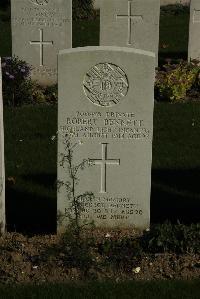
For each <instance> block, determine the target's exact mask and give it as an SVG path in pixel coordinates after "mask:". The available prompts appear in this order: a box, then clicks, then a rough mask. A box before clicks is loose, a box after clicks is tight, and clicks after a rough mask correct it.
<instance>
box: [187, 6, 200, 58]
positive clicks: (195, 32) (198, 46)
mask: <svg viewBox="0 0 200 299" xmlns="http://www.w3.org/2000/svg"><path fill="white" fill-rule="evenodd" d="M188 59H189V60H190V59H198V60H200V1H199V0H192V1H191V4H190V29H189V46H188Z"/></svg>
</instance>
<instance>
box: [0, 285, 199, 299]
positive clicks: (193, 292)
mask: <svg viewBox="0 0 200 299" xmlns="http://www.w3.org/2000/svg"><path fill="white" fill-rule="evenodd" d="M0 292H1V298H2V299H4V298H5V299H11V298H13V299H14V298H15V299H24V298H30V299H35V298H37V299H40V298H41V299H44V298H45V299H57V298H59V299H78V298H80V299H122V298H124V299H161V298H162V299H199V296H200V281H191V282H190V281H188V282H183V281H182V282H181V281H162V282H160V281H157V282H134V281H132V282H124V283H113V282H103V283H97V282H91V283H84V284H83V283H82V284H80V283H76V284H75V283H74V284H53V285H40V286H32V285H27V286H15V287H11V286H0Z"/></svg>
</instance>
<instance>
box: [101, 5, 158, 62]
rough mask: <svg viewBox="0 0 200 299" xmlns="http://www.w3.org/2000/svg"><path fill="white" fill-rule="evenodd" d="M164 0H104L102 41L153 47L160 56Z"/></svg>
mask: <svg viewBox="0 0 200 299" xmlns="http://www.w3.org/2000/svg"><path fill="white" fill-rule="evenodd" d="M159 19H160V0H148V1H146V0H101V2H100V45H102V46H124V47H132V48H137V49H142V50H146V51H151V52H154V53H155V54H156V57H157V60H158V46H159Z"/></svg>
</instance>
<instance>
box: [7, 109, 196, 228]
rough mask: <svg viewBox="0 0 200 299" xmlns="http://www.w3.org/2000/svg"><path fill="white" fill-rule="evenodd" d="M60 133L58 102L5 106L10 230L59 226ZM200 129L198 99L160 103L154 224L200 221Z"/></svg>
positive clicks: (156, 129) (156, 117)
mask: <svg viewBox="0 0 200 299" xmlns="http://www.w3.org/2000/svg"><path fill="white" fill-rule="evenodd" d="M56 131H57V108H56V106H32V107H31V106H26V107H22V108H17V109H11V108H6V109H5V140H6V144H5V153H6V178H14V184H13V182H12V180H11V181H10V182H7V188H6V200H7V222H8V229H12V230H13V229H14V230H15V229H16V230H20V231H21V230H23V229H24V230H26V231H35V232H37V231H40V230H41V228H43V232H49V231H52V230H55V227H56V142H53V141H52V140H51V137H52V136H53V135H55V134H56ZM199 132H200V105H199V104H198V103H190V104H174V105H172V104H167V103H163V104H156V105H155V115H154V142H153V167H152V194H151V221H152V223H157V222H163V221H164V220H166V219H170V220H171V221H174V222H176V221H177V219H179V220H181V221H183V222H184V223H189V222H197V221H199V210H200V192H199V190H200V189H199V181H200V138H199V134H200V133H199ZM36 219H37V221H35V220H36Z"/></svg>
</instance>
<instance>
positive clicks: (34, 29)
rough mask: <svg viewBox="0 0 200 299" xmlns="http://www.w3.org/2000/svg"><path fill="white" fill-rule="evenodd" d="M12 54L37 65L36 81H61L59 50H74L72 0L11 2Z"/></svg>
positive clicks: (19, 0)
mask: <svg viewBox="0 0 200 299" xmlns="http://www.w3.org/2000/svg"><path fill="white" fill-rule="evenodd" d="M11 15H12V52H13V55H16V56H18V57H19V58H20V59H22V60H25V61H26V62H28V63H29V64H31V65H32V66H33V70H32V78H33V79H34V80H37V81H38V82H39V83H41V84H44V85H50V84H54V83H56V82H57V55H58V52H59V50H62V49H66V48H71V47H72V1H71V0H11Z"/></svg>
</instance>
